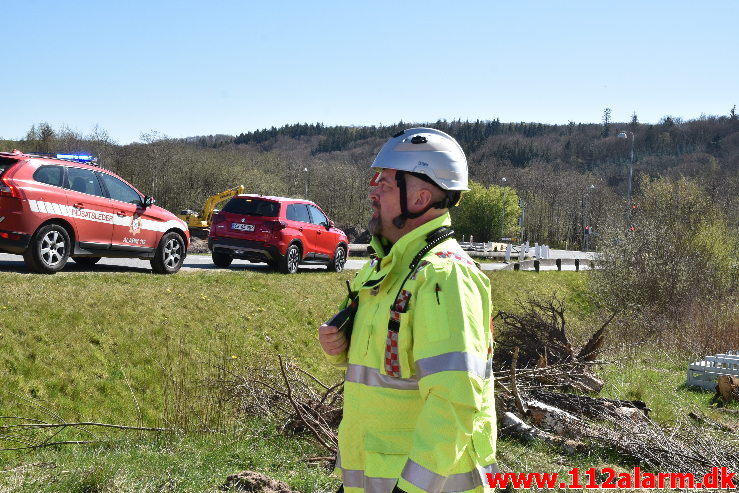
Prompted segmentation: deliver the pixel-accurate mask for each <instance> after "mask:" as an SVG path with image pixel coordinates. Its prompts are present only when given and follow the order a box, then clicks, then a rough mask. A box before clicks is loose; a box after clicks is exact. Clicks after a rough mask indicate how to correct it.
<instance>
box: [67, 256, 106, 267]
mask: <svg viewBox="0 0 739 493" xmlns="http://www.w3.org/2000/svg"><path fill="white" fill-rule="evenodd" d="M100 258H101V257H72V260H74V263H75V264H78V265H79V266H80V267H92V266H93V265H95V264H97V263H98V262H100Z"/></svg>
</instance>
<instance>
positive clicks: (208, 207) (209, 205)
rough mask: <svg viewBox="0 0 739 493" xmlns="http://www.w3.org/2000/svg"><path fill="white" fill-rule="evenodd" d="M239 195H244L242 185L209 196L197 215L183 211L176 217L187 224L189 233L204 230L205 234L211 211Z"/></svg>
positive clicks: (211, 216)
mask: <svg viewBox="0 0 739 493" xmlns="http://www.w3.org/2000/svg"><path fill="white" fill-rule="evenodd" d="M240 193H244V185H239V186H238V187H234V188H229V189H228V190H224V191H223V192H220V193H217V194H215V195H211V196H210V197H208V198H207V199H206V201H205V204H204V205H203V210H202V211H200V213H199V214H198V213H197V212H195V211H191V210H184V211H182V212H181V213H180V214H178V215H177V217H179V218H180V219H182V220H183V221H185V222H186V223H187V226H188V227H189V228H190V230H191V233H194V231H193V230H197V229H200V230H206V234H207V230H208V229H209V228H210V223H211V221H213V211H214V210H215V208H216V206H217V205H218V204H220V203H221V202H223V201H225V200H228V199H230V198H231V197H233V196H235V195H239V194H240Z"/></svg>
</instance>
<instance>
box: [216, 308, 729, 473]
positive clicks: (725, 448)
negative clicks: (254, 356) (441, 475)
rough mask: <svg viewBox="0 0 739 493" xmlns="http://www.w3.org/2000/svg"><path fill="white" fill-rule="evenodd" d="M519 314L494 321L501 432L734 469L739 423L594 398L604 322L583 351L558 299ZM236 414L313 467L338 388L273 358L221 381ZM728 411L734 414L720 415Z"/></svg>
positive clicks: (585, 449) (329, 432) (337, 407)
mask: <svg viewBox="0 0 739 493" xmlns="http://www.w3.org/2000/svg"><path fill="white" fill-rule="evenodd" d="M519 309H520V310H519V311H518V313H505V312H499V313H498V314H497V315H496V319H495V322H496V352H495V358H494V367H495V383H496V407H497V411H498V421H499V423H498V426H499V434H500V435H501V436H508V437H512V438H513V439H516V440H521V441H524V442H528V441H532V440H540V441H543V442H546V443H548V444H550V445H551V446H553V447H555V448H556V450H558V451H559V452H560V453H563V454H575V453H586V454H587V453H590V452H594V451H603V452H607V453H608V454H610V456H613V455H614V454H615V455H616V456H617V457H620V459H619V460H620V462H621V463H622V464H623V465H627V464H628V465H640V466H642V467H644V468H646V469H651V470H654V471H671V472H683V473H694V474H698V475H702V474H705V473H707V472H710V471H711V467H713V466H716V465H721V466H726V467H728V468H729V469H730V470H739V427H733V428H732V427H730V426H727V425H723V424H720V423H717V422H714V421H712V420H710V419H709V418H708V417H706V416H704V415H701V414H698V413H690V415H689V416H686V419H685V420H684V422H680V423H676V424H675V425H673V426H669V427H668V426H664V425H661V424H658V423H656V422H654V421H653V420H651V419H650V417H649V413H650V409H649V408H648V406H647V404H646V403H644V402H641V401H628V400H617V399H606V398H600V397H597V396H595V395H596V394H597V393H598V392H599V391H600V390H601V388H602V387H603V382H602V381H601V380H600V379H598V377H597V376H596V374H595V371H594V369H595V368H596V367H597V366H598V365H602V364H605V363H604V362H603V361H602V360H600V359H599V358H600V356H601V354H602V352H603V351H604V341H605V334H606V328H607V327H608V325H609V323H610V322H611V321H612V320H613V316H611V317H610V318H608V320H606V321H605V322H604V323H603V324H602V325H601V326H600V327H599V328H597V330H595V331H594V332H593V334H592V336H591V337H590V338H589V340H588V341H587V342H586V343H585V344H584V345H582V347H579V348H575V347H573V345H572V343H571V342H570V340H569V339H568V336H567V331H566V320H565V309H564V306H563V304H562V303H560V302H558V301H557V300H556V299H552V300H548V301H543V302H542V301H529V302H527V303H525V304H520V305H519ZM219 385H220V386H221V388H226V389H227V392H228V393H229V394H230V395H231V396H232V397H233V398H235V399H234V400H235V401H236V402H238V403H239V406H240V411H241V412H243V413H245V414H250V415H258V416H273V417H276V418H277V419H278V420H279V421H280V422H281V423H282V427H283V430H284V431H285V432H286V433H290V434H296V435H301V436H307V437H311V438H312V439H314V440H315V441H317V442H318V443H319V444H320V445H321V446H323V448H325V449H326V451H327V452H328V453H327V454H326V456H323V457H311V458H310V459H309V460H310V461H315V462H325V463H328V464H329V465H330V464H331V463H332V462H333V459H334V457H335V454H336V449H337V442H338V440H337V434H336V428H337V426H338V424H339V422H340V421H341V405H342V382H339V383H336V384H326V383H324V382H321V381H320V380H319V379H318V378H316V377H315V376H313V375H311V374H310V373H308V372H306V371H304V370H302V369H301V368H299V367H297V366H296V365H294V364H292V363H290V362H287V361H285V360H283V359H282V358H279V364H278V365H276V366H275V367H273V368H265V367H263V368H260V369H254V370H249V371H248V372H247V374H245V375H235V374H231V375H230V376H229V377H228V378H227V379H226V380H223V381H221V382H219ZM727 412H731V411H727Z"/></svg>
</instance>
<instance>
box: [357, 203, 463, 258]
mask: <svg viewBox="0 0 739 493" xmlns="http://www.w3.org/2000/svg"><path fill="white" fill-rule="evenodd" d="M451 225H452V219H451V217H450V216H449V212H445V213H444V214H442V215H441V216H439V217H437V218H435V219H432V220H431V221H429V222H427V223H425V224H422V225H421V226H419V227H417V228H416V229H414V230H413V231H410V232H409V233H406V234H405V235H403V236H402V237H401V238H400V239H399V240H398V241H397V242H396V243H395V244H394V245H392V248H390V251H389V252H386V249H387V247H388V246H389V244H388V242H387V240H385V239H384V238H381V237H378V236H373V237H372V240H371V241H370V245H371V246H372V248H373V249H374V250H375V253H376V254H377V256H378V257H379V259H380V271H389V270H391V269H392V268H393V267H394V266H395V265H397V264H398V262H400V265H404V266H405V267H408V266H409V265H410V263H411V261H412V260H413V257H415V256H416V254H417V253H418V252H419V251H420V250H421V248H423V247H424V246H425V245H426V236H428V234H429V233H431V232H432V231H434V230H436V229H438V228H440V227H442V226H451Z"/></svg>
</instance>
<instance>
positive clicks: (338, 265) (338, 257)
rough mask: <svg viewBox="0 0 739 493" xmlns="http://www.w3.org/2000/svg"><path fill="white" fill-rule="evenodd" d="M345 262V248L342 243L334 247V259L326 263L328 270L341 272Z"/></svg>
mask: <svg viewBox="0 0 739 493" xmlns="http://www.w3.org/2000/svg"><path fill="white" fill-rule="evenodd" d="M345 263H346V248H345V247H344V245H339V246H337V247H336V252H335V253H334V259H333V260H332V261H331V263H329V264H328V270H330V271H333V272H341V271H342V270H344V264H345Z"/></svg>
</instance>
